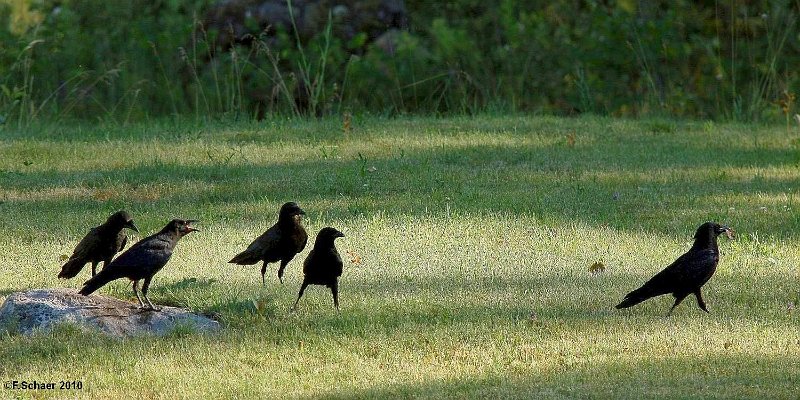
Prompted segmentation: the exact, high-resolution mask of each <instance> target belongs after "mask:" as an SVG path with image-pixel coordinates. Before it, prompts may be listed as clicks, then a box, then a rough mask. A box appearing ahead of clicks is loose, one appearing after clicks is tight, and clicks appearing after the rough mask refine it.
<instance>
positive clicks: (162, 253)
mask: <svg viewBox="0 0 800 400" xmlns="http://www.w3.org/2000/svg"><path fill="white" fill-rule="evenodd" d="M171 256H172V245H171V244H170V242H168V241H166V240H164V239H162V238H160V237H158V236H153V237H149V238H147V239H144V240H142V241H140V242H137V243H136V244H135V245H133V246H131V248H130V249H128V251H126V252H124V253H122V254H120V255H119V257H117V258H116V259H114V261H112V262H111V264H109V266H108V268H111V270H112V271H114V270H117V269H119V270H124V269H127V268H130V267H139V266H157V267H159V268H160V267H163V266H164V265H165V264H166V263H167V261H169V258H170V257H171Z"/></svg>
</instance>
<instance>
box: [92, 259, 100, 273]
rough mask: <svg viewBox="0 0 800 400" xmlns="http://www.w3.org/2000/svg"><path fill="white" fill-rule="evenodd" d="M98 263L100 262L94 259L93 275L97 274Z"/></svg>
mask: <svg viewBox="0 0 800 400" xmlns="http://www.w3.org/2000/svg"><path fill="white" fill-rule="evenodd" d="M97 264H99V263H98V262H97V261H92V276H95V275H97Z"/></svg>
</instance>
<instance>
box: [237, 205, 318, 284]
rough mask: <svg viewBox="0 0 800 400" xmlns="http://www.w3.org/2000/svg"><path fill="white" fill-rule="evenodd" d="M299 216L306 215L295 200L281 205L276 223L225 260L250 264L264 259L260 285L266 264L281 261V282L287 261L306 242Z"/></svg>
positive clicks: (306, 235)
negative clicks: (229, 258) (239, 251)
mask: <svg viewBox="0 0 800 400" xmlns="http://www.w3.org/2000/svg"><path fill="white" fill-rule="evenodd" d="M301 215H305V212H304V211H303V210H302V209H301V208H300V207H299V206H298V205H297V204H296V203H294V202H289V203H286V204H284V205H283V206H282V207H281V210H280V212H279V214H278V222H277V223H275V225H273V226H272V227H270V228H269V229H267V231H266V232H264V233H263V234H262V235H261V236H259V237H258V238H256V240H254V241H253V242H252V243H250V245H249V246H247V249H245V250H244V251H243V252H241V253H239V254H237V255H236V256H235V257H233V259H231V260H230V261H228V262H229V263H231V264H239V265H253V264H257V263H258V262H259V261H263V262H264V265H262V266H261V284H262V285H263V284H266V282H265V279H264V274H265V273H266V272H267V264H269V263H273V262H278V261H280V262H281V266H280V268H278V280H279V281H280V282H281V283H283V271H284V269H285V268H286V264H289V261H292V259H293V258H294V256H295V255H296V254H297V253H299V252H301V251H303V249H304V248H305V247H306V242H307V241H308V234H307V233H306V230H305V228H303V225H302V224H301V220H300V218H301V217H300V216H301Z"/></svg>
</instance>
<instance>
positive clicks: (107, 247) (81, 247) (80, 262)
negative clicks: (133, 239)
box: [58, 211, 139, 279]
mask: <svg viewBox="0 0 800 400" xmlns="http://www.w3.org/2000/svg"><path fill="white" fill-rule="evenodd" d="M125 228H128V229H130V230H132V231H134V232H139V229H137V228H136V225H134V223H133V218H131V216H130V214H128V213H127V212H126V211H117V212H115V213H114V214H111V216H110V217H108V219H107V220H106V222H104V223H103V224H102V225H99V226H96V227H94V228H92V229H90V230H89V233H87V234H86V236H84V237H83V239H81V241H80V242H78V245H77V246H75V250H74V251H73V252H72V255H71V256H70V257H69V260H67V262H66V263H64V265H63V266H61V272H59V273H58V277H59V278H63V279H69V278H72V277H75V276H76V275H78V273H79V272H81V270H82V269H83V267H84V266H85V265H86V264H87V263H92V276H95V275H97V264H99V263H100V262H102V263H103V268H105V267H107V266H108V264H109V263H111V259H112V258H114V255H115V254H117V253H118V252H120V251H122V249H124V248H125V244H126V243H128V235H126V234H125Z"/></svg>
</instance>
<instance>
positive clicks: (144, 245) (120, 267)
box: [80, 219, 198, 311]
mask: <svg viewBox="0 0 800 400" xmlns="http://www.w3.org/2000/svg"><path fill="white" fill-rule="evenodd" d="M195 222H197V221H196V220H182V219H173V220H172V221H170V223H169V224H167V226H165V227H164V229H162V230H161V231H160V232H158V233H156V234H155V235H152V236H149V237H147V238H144V239H142V240H140V241H139V242H137V243H136V244H134V245H133V246H131V248H130V249H128V250H127V251H126V252H124V253H122V254H120V256H119V257H117V258H116V259H115V260H114V261H112V262H111V264H109V265H108V266H106V267H105V268H103V270H102V271H100V273H99V274H97V275H95V276H94V277H92V278H91V279H89V280H88V281H86V282H85V283H84V284H83V288H82V289H81V290H80V294H82V295H84V296H88V295H90V294H92V293H93V292H94V291H95V290H97V289H99V288H100V287H102V286H103V285H105V284H106V283H108V282H111V281H113V280H115V279H119V278H128V279H130V280H131V281H133V294H135V295H136V299H137V300H139V306H140V307H141V308H143V309H146V310H153V311H158V310H159V308H157V307H155V306H154V305H153V303H152V302H151V301H150V299H148V298H147V289H148V288H149V287H150V280H151V279H153V275H155V274H156V273H157V272H158V271H160V270H161V268H164V266H165V265H167V262H168V261H169V259H170V257H172V252H173V251H174V250H175V245H177V244H178V240H180V239H181V238H182V237H184V236H186V235H188V234H190V233H192V232H195V231H198V229H197V228H195V227H193V226H192V224H193V223H195ZM140 280H144V283H143V284H142V296H144V299H145V301H146V302H147V304H146V305H145V303H144V302H142V298H141V297H139V290H138V289H139V281H140Z"/></svg>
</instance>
